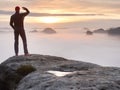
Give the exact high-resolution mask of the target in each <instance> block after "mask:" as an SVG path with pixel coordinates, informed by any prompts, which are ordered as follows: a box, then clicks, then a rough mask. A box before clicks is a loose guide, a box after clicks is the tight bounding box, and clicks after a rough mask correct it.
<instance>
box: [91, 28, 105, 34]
mask: <svg viewBox="0 0 120 90" xmlns="http://www.w3.org/2000/svg"><path fill="white" fill-rule="evenodd" d="M93 32H94V33H106V31H105V30H104V29H102V28H100V29H97V30H94V31H93Z"/></svg>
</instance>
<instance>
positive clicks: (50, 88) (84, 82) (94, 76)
mask: <svg viewBox="0 0 120 90" xmlns="http://www.w3.org/2000/svg"><path fill="white" fill-rule="evenodd" d="M22 65H31V66H33V67H34V68H35V69H36V71H33V72H30V73H28V74H27V75H25V76H23V77H22V78H20V80H18V81H19V82H18V83H15V82H16V81H15V80H13V81H11V79H9V76H10V77H11V76H14V75H16V74H17V75H18V76H20V75H19V73H17V72H16V71H17V70H18V69H19V68H20V67H21V66H22ZM1 66H3V67H7V69H6V68H5V69H2V70H1V71H0V90H8V89H1V88H4V82H2V81H5V80H6V79H5V78H3V77H6V78H8V80H6V82H5V83H7V85H8V86H11V88H13V89H12V90H14V89H15V90H120V68H118V67H102V66H100V65H96V64H92V63H87V62H82V61H75V60H68V59H65V58H61V57H56V56H49V55H36V54H32V55H30V56H14V57H11V58H9V59H7V60H6V61H5V62H3V63H2V64H1ZM6 71H7V72H10V73H9V74H10V75H7V74H5V73H4V72H6ZM1 77H2V78H1ZM9 80H10V82H9ZM11 83H13V87H12V85H11ZM14 83H15V85H14ZM1 85H3V87H1Z"/></svg>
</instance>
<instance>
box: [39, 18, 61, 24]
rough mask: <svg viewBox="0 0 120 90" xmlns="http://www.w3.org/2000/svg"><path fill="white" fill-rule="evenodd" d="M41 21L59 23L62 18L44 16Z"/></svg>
mask: <svg viewBox="0 0 120 90" xmlns="http://www.w3.org/2000/svg"><path fill="white" fill-rule="evenodd" d="M40 21H41V22H43V23H57V22H60V19H59V18H58V17H42V18H41V19H40Z"/></svg>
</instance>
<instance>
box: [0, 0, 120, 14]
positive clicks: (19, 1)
mask: <svg viewBox="0 0 120 90" xmlns="http://www.w3.org/2000/svg"><path fill="white" fill-rule="evenodd" d="M0 4H1V5H0V8H2V9H3V10H7V9H8V8H9V10H12V9H13V8H14V6H16V5H20V6H26V7H28V8H30V10H32V11H33V12H38V13H87V14H89V13H95V14H118V13H119V11H120V0H4V1H0Z"/></svg>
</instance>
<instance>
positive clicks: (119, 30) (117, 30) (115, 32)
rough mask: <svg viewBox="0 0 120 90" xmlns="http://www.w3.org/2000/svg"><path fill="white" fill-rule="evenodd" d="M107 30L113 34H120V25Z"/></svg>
mask: <svg viewBox="0 0 120 90" xmlns="http://www.w3.org/2000/svg"><path fill="white" fill-rule="evenodd" d="M107 31H108V34H111V35H120V27H117V28H110V29H108V30H107Z"/></svg>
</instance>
